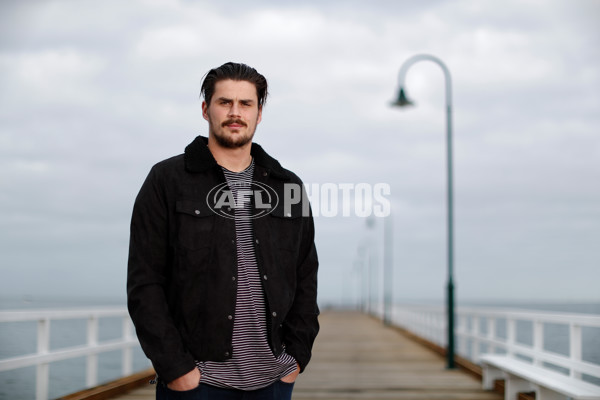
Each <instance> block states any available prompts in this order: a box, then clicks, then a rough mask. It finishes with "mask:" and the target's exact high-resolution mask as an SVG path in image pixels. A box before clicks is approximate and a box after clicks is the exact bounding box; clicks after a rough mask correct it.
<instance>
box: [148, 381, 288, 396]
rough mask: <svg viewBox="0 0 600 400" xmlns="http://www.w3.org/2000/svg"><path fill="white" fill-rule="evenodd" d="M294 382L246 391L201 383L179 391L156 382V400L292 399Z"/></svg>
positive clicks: (279, 383)
mask: <svg viewBox="0 0 600 400" xmlns="http://www.w3.org/2000/svg"><path fill="white" fill-rule="evenodd" d="M293 388H294V384H293V383H285V382H281V381H277V382H275V383H274V384H272V385H270V386H267V387H266V388H263V389H258V390H251V391H244V390H236V389H221V388H218V387H214V386H210V385H206V384H203V383H201V384H200V386H198V387H197V388H196V389H192V390H187V391H184V392H178V391H175V390H171V389H169V388H168V387H167V385H166V384H164V383H162V382H160V381H159V382H158V383H157V384H156V400H291V398H292V389H293Z"/></svg>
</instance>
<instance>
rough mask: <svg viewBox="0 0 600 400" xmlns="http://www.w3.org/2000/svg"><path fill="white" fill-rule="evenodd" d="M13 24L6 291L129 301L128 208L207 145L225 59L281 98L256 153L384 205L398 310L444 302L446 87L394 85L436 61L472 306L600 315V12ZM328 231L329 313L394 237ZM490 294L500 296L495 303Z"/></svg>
mask: <svg viewBox="0 0 600 400" xmlns="http://www.w3.org/2000/svg"><path fill="white" fill-rule="evenodd" d="M2 11H3V12H2V13H1V14H2V16H1V17H0V22H1V23H0V33H1V34H0V86H1V87H2V90H1V91H0V193H1V194H0V209H1V210H2V211H0V226H1V227H2V234H0V243H3V244H2V245H0V246H1V247H0V271H1V272H2V273H3V277H4V279H3V281H2V282H1V283H0V290H2V291H5V290H6V291H9V292H11V293H17V292H18V294H21V293H23V292H31V291H36V290H48V291H49V292H51V291H52V290H59V291H67V292H68V291H73V292H75V291H77V290H79V289H78V288H79V287H80V286H81V285H89V287H88V286H86V288H87V289H89V291H90V292H91V291H94V290H96V291H98V292H102V293H104V292H107V293H115V294H118V295H121V294H122V286H123V279H124V271H125V269H124V268H125V260H126V252H127V249H126V247H127V235H128V232H127V225H128V220H129V213H130V211H131V205H132V202H133V198H134V197H135V194H136V192H137V190H138V188H139V186H140V185H141V183H142V181H143V179H144V177H145V175H146V174H147V172H148V170H149V168H150V167H151V165H152V164H153V163H155V162H157V161H159V160H161V159H164V158H167V157H169V156H172V155H174V154H178V153H181V152H182V151H183V148H184V146H185V145H186V144H187V143H188V142H190V141H191V140H192V138H193V137H194V136H195V135H197V134H205V132H206V125H205V122H204V120H203V119H202V118H201V114H200V100H199V99H198V92H199V86H200V80H201V78H202V76H203V75H204V73H206V72H207V71H208V69H210V68H212V67H215V66H218V65H220V64H221V63H223V62H226V61H230V60H233V61H241V62H246V63H248V64H250V65H252V66H255V67H256V68H257V69H258V70H259V71H261V72H263V73H264V74H265V75H266V76H267V78H268V79H269V83H270V86H271V89H270V91H271V97H270V99H269V101H268V104H267V107H266V109H265V114H264V118H263V122H262V123H261V125H260V127H259V130H258V132H257V141H258V142H260V143H261V144H263V145H264V147H265V148H266V149H267V151H269V152H270V153H272V154H273V155H274V156H275V157H276V158H278V159H279V160H280V161H281V162H282V164H283V165H284V166H287V167H289V168H291V169H292V170H294V171H295V172H297V173H298V174H299V175H300V176H301V177H302V178H303V180H304V181H305V182H308V183H313V182H332V183H343V182H354V183H358V182H370V183H375V182H385V183H389V184H390V186H391V196H390V197H391V201H392V203H393V205H394V213H395V216H394V222H395V257H396V267H397V274H396V282H395V283H396V287H397V288H398V295H399V296H402V297H406V298H410V297H411V296H412V297H440V296H441V293H442V292H441V290H439V288H441V287H442V286H443V280H444V273H443V271H444V262H445V201H446V200H445V185H446V175H445V171H446V170H445V168H446V164H445V112H444V110H445V109H444V107H445V104H444V78H443V75H442V73H441V70H440V69H439V67H438V66H436V65H434V64H433V63H426V62H423V63H418V64H416V65H414V66H413V67H411V69H410V73H409V74H408V76H407V80H406V89H407V93H408V94H409V95H410V96H411V98H412V99H413V100H414V101H415V103H416V106H415V107H412V108H409V109H396V108H391V107H390V106H389V102H390V101H391V100H392V99H393V97H394V96H395V91H396V90H397V84H398V82H397V79H398V70H399V68H400V65H401V64H402V63H403V62H404V61H405V60H406V59H407V58H408V57H410V56H412V55H414V54H416V53H423V52H425V53H430V54H434V55H436V56H438V57H439V58H441V59H442V60H444V62H445V63H446V64H447V65H448V67H449V68H450V71H451V74H452V79H453V100H454V111H453V116H454V125H453V127H454V139H453V144H454V156H455V157H454V161H455V164H454V167H455V200H456V201H455V208H456V209H455V211H456V243H457V260H456V265H457V274H458V277H459V281H458V288H459V293H460V297H461V298H467V297H477V296H495V297H502V296H508V295H510V296H516V295H520V296H523V297H526V296H529V295H530V296H532V297H536V298H543V297H553V296H554V294H555V293H556V294H557V296H558V295H559V294H560V296H562V298H567V297H569V296H581V297H586V298H597V293H596V292H595V291H594V290H593V289H591V288H589V285H588V284H586V282H584V279H575V278H573V279H571V278H572V277H574V276H586V277H588V278H593V277H596V276H598V271H597V268H595V267H594V265H596V266H597V264H598V261H599V260H600V258H599V257H600V255H599V254H598V253H597V251H595V250H594V248H595V247H594V243H596V242H597V241H598V240H600V228H599V226H598V224H597V223H595V222H594V221H598V220H599V219H600V210H599V208H598V206H597V204H600V202H599V200H600V187H598V185H597V184H596V182H598V181H599V180H600V176H599V175H598V171H600V141H599V140H598V135H597V132H598V125H599V122H598V119H597V116H596V115H597V110H598V107H599V106H600V97H599V95H598V93H597V91H595V90H593V88H595V87H597V86H598V84H599V82H600V73H599V72H598V69H597V65H598V61H600V60H599V58H600V57H599V56H600V54H599V51H598V50H596V47H597V46H596V42H597V38H598V36H599V33H600V32H599V29H598V28H597V21H596V18H595V17H594V16H595V15H597V13H594V12H596V11H598V4H597V2H587V1H581V2H577V3H565V2H558V1H550V2H543V3H541V2H539V1H525V2H522V1H519V2H517V1H508V2H504V3H503V4H502V6H498V4H496V3H490V2H479V1H473V0H461V1H459V2H455V1H452V2H450V1H442V0H440V1H427V2H416V3H410V4H406V2H372V3H370V4H368V5H367V4H365V3H364V2H340V1H330V2H316V1H312V2H303V3H302V4H297V3H281V2H278V3H275V2H272V1H268V0H261V1H258V2H255V3H253V5H252V7H247V5H246V3H243V2H241V1H233V2H225V3H219V4H209V3H208V2H204V1H200V2H190V1H177V0H169V1H159V0H144V1H142V0H140V1H133V2H127V3H123V2H119V1H107V2H101V3H98V2H91V1H82V2H70V1H32V2H25V3H24V2H16V1H12V2H5V3H3V5H2ZM316 224H317V227H318V229H319V230H318V232H317V237H318V243H317V245H318V248H319V254H320V256H321V260H322V268H321V282H322V284H321V287H322V288H324V289H322V294H321V296H322V298H323V299H326V300H327V299H329V300H332V301H333V300H335V301H338V300H339V299H340V298H341V297H342V296H343V295H349V292H345V294H343V293H341V292H340V291H341V290H342V289H341V288H340V284H339V280H338V278H339V276H340V275H344V276H346V275H348V276H350V277H352V274H354V275H353V279H354V278H356V279H358V275H356V274H357V273H358V272H357V269H356V268H354V267H353V266H355V265H356V264H357V260H358V257H359V255H358V250H356V249H357V248H358V247H360V246H362V244H364V239H365V235H368V234H371V235H372V236H373V238H374V239H373V240H378V239H377V238H380V235H381V224H380V223H379V221H378V222H377V225H376V228H375V229H374V230H372V231H367V230H366V226H365V221H364V219H360V218H318V219H317V221H316ZM369 232H370V233H369ZM361 243H362V244H361ZM380 261H381V260H379V262H380ZM352 268H354V269H352ZM549 270H550V271H552V272H551V273H547V271H549ZM52 271H56V274H52ZM498 271H505V272H502V273H498ZM36 274H37V276H45V277H47V279H48V283H52V284H51V285H44V284H45V283H46V282H41V283H39V282H36V280H35V279H33V278H32V277H33V276H36ZM489 274H494V276H496V277H497V279H495V282H497V284H491V283H486V284H485V285H482V283H481V282H482V281H486V280H485V277H486V276H489ZM499 275H500V276H499ZM540 276H544V277H546V278H547V279H546V281H545V283H544V284H543V285H542V284H540V285H537V286H536V287H535V291H532V288H531V285H530V282H531V281H532V280H538V279H539V278H540ZM65 277H73V279H72V280H71V279H67V278H65ZM90 277H98V279H99V282H100V281H101V282H102V284H101V285H93V284H92V283H91V282H93V279H91V278H90ZM52 278H54V279H55V280H52ZM512 278H514V279H512ZM348 279H350V278H348ZM350 280H352V279H350ZM590 280H593V279H588V281H590ZM486 282H487V281H486ZM567 282H568V283H567ZM44 286H46V288H45V287H44ZM438 286H439V288H438ZM482 286H485V287H486V291H483V290H482V289H481V287H482ZM579 287H581V290H577V288H579ZM55 288H58V289H55ZM511 288H514V289H511ZM513 290H514V291H513Z"/></svg>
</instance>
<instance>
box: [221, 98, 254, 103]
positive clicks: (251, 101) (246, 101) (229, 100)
mask: <svg viewBox="0 0 600 400" xmlns="http://www.w3.org/2000/svg"><path fill="white" fill-rule="evenodd" d="M217 101H227V102H232V101H233V99H230V98H228V97H219V98H217ZM240 102H241V103H254V100H252V99H240Z"/></svg>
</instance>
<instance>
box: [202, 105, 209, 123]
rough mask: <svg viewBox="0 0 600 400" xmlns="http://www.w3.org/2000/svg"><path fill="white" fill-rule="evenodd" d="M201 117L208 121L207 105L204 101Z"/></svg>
mask: <svg viewBox="0 0 600 400" xmlns="http://www.w3.org/2000/svg"><path fill="white" fill-rule="evenodd" d="M202 117H203V118H204V119H205V120H207V121H208V104H206V101H203V102H202Z"/></svg>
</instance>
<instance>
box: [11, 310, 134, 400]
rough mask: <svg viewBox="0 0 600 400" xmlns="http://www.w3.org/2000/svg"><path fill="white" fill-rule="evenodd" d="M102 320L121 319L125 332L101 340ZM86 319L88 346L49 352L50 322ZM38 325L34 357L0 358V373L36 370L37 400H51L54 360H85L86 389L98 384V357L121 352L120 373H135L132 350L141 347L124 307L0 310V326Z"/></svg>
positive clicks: (25, 355)
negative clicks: (99, 324)
mask: <svg viewBox="0 0 600 400" xmlns="http://www.w3.org/2000/svg"><path fill="white" fill-rule="evenodd" d="M101 318H121V319H122V331H121V336H120V337H119V338H117V339H112V340H106V341H99V340H98V322H99V320H100V319H101ZM78 319H86V320H87V326H86V336H87V339H86V344H85V345H78V346H71V347H66V348H61V349H56V350H51V349H50V323H51V321H55V320H78ZM27 321H29V322H34V321H35V322H37V350H36V352H35V353H32V354H24V355H19V356H16V357H10V358H5V359H0V371H8V370H14V369H17V368H22V367H27V366H35V367H36V397H35V398H36V400H47V399H48V387H49V364H50V363H51V362H55V361H61V360H66V359H73V358H77V357H82V356H85V357H86V382H85V386H86V388H89V387H93V386H96V385H97V384H98V354H100V353H105V352H109V351H115V350H121V351H122V357H121V367H122V370H121V373H122V375H123V376H127V375H131V374H132V373H133V350H134V348H136V347H139V342H138V340H137V338H136V336H135V334H134V330H133V324H132V323H131V320H130V318H129V314H128V312H127V309H126V308H125V307H110V308H108V307H97V308H78V309H49V310H11V311H0V323H5V322H27Z"/></svg>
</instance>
